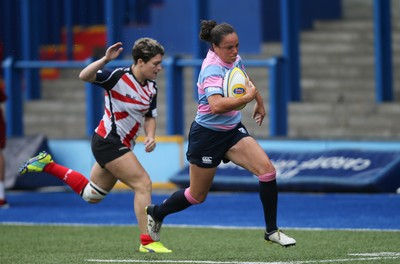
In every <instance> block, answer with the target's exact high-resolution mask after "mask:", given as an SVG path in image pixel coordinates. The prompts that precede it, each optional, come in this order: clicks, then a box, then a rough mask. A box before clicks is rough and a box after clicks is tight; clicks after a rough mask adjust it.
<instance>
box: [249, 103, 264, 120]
mask: <svg viewBox="0 0 400 264" xmlns="http://www.w3.org/2000/svg"><path fill="white" fill-rule="evenodd" d="M265 115H266V112H265V108H264V104H259V103H257V102H256V104H255V105H254V110H253V116H252V118H253V119H254V120H255V121H256V123H257V124H258V125H259V126H261V125H262V122H263V120H264V117H265Z"/></svg>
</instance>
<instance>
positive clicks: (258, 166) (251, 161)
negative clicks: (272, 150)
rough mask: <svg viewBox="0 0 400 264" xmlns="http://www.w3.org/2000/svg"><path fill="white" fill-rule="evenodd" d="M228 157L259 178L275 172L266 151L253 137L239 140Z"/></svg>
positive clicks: (229, 151)
mask: <svg viewBox="0 0 400 264" xmlns="http://www.w3.org/2000/svg"><path fill="white" fill-rule="evenodd" d="M226 157H227V158H228V159H229V160H231V161H232V162H233V163H235V164H237V165H239V166H241V167H243V168H245V169H247V170H248V171H250V172H251V173H253V174H254V175H257V176H258V175H263V174H265V173H268V172H271V171H273V170H275V168H274V166H273V164H272V162H271V160H270V159H269V157H268V155H267V154H266V153H265V151H264V149H263V148H262V147H261V146H260V144H258V142H257V141H256V140H255V139H254V138H252V137H244V138H242V139H241V140H239V141H238V142H237V143H236V144H235V145H234V146H233V147H231V148H230V149H229V150H228V152H227V153H226Z"/></svg>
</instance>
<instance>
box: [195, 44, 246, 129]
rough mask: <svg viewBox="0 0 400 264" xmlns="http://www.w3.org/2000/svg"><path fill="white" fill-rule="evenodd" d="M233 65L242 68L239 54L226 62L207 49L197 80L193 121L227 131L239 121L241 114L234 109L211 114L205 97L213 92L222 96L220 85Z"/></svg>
mask: <svg viewBox="0 0 400 264" xmlns="http://www.w3.org/2000/svg"><path fill="white" fill-rule="evenodd" d="M234 67H239V68H241V69H243V70H244V66H243V64H242V59H241V57H240V56H239V55H238V56H237V58H236V61H235V62H234V63H230V64H228V63H225V62H223V61H222V60H221V59H220V58H219V57H218V56H217V54H215V53H214V52H213V51H212V50H209V51H208V53H207V56H206V58H205V59H204V61H203V64H202V66H201V71H200V73H199V78H198V80H197V91H198V96H199V100H198V106H197V115H196V118H195V121H196V122H197V123H198V124H200V125H202V126H203V127H206V128H209V129H212V130H216V131H227V130H231V129H233V128H234V127H235V126H236V125H237V124H238V123H239V122H240V121H241V119H242V114H241V112H240V111H236V110H233V111H229V112H227V113H224V114H212V113H211V108H210V105H209V104H208V99H207V98H208V97H209V96H211V95H214V94H220V95H222V96H223V94H224V93H223V87H222V85H223V82H224V77H225V73H226V72H227V71H228V70H229V69H232V68H234Z"/></svg>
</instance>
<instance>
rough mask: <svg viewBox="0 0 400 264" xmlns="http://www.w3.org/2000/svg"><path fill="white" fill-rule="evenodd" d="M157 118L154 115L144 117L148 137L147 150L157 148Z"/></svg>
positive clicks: (146, 139)
mask: <svg viewBox="0 0 400 264" xmlns="http://www.w3.org/2000/svg"><path fill="white" fill-rule="evenodd" d="M156 127H157V124H156V119H155V118H154V117H145V118H144V125H143V129H144V133H145V135H146V138H145V140H144V145H145V151H146V152H151V151H153V150H154V149H155V148H156V140H155V136H156Z"/></svg>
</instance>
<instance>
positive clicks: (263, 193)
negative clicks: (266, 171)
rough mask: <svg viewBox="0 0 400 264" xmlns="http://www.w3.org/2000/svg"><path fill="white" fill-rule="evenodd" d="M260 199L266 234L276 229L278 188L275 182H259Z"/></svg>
mask: <svg viewBox="0 0 400 264" xmlns="http://www.w3.org/2000/svg"><path fill="white" fill-rule="evenodd" d="M259 186H260V199H261V203H262V205H263V209H264V219H265V225H266V227H267V232H268V233H269V232H272V231H274V230H277V229H278V226H277V224H276V215H277V208H278V188H277V186H276V180H273V181H269V182H261V181H260V182H259Z"/></svg>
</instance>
